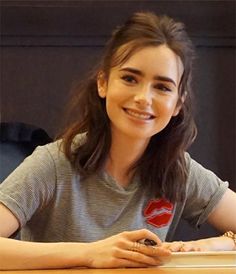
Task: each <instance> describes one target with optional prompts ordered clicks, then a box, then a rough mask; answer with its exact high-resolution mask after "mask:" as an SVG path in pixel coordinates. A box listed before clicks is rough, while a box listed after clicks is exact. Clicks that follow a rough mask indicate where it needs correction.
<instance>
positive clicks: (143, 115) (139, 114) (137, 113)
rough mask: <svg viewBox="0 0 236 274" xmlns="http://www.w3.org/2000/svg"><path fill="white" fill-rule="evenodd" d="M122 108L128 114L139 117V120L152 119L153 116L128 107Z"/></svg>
mask: <svg viewBox="0 0 236 274" xmlns="http://www.w3.org/2000/svg"><path fill="white" fill-rule="evenodd" d="M123 109H124V111H125V112H126V113H127V114H128V115H130V116H132V117H134V118H138V119H141V120H152V119H154V118H155V116H154V115H152V114H150V113H147V112H142V111H136V110H133V109H128V108H123Z"/></svg>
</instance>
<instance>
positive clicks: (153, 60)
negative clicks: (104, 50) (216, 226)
mask: <svg viewBox="0 0 236 274" xmlns="http://www.w3.org/2000/svg"><path fill="white" fill-rule="evenodd" d="M182 74H183V65H182V62H181V60H180V58H179V57H178V56H177V55H176V54H175V53H174V52H173V51H172V50H171V49H169V48H168V47H167V46H165V45H160V46H156V47H154V46H150V47H145V48H143V49H140V50H138V51H136V52H135V53H134V54H133V55H132V56H131V57H130V58H129V59H128V60H126V61H125V62H124V63H122V64H121V65H118V66H115V67H113V68H111V70H110V74H109V78H108V80H106V79H105V77H103V76H102V74H101V77H99V78H98V92H99V96H100V97H102V98H106V110H107V114H108V117H109V119H110V121H111V130H112V135H113V136H114V135H116V136H119V137H120V138H121V137H123V138H124V137H128V138H134V139H139V140H143V141H145V142H146V141H148V140H149V139H150V138H151V137H152V136H153V135H155V134H157V133H159V132H160V131H161V130H163V129H164V128H165V127H166V126H167V124H168V123H169V121H170V119H171V117H172V116H176V115H178V113H179V110H180V107H181V105H180V104H179V94H178V87H179V83H180V79H181V75H182Z"/></svg>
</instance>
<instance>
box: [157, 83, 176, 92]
mask: <svg viewBox="0 0 236 274" xmlns="http://www.w3.org/2000/svg"><path fill="white" fill-rule="evenodd" d="M155 88H156V89H158V90H161V91H163V92H171V91H172V90H171V89H170V88H169V87H167V86H166V85H164V84H157V85H155Z"/></svg>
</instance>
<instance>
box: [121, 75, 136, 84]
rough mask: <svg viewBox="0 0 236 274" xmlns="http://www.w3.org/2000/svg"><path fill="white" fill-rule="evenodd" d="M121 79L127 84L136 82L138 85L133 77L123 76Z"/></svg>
mask: <svg viewBox="0 0 236 274" xmlns="http://www.w3.org/2000/svg"><path fill="white" fill-rule="evenodd" d="M121 79H122V80H124V81H125V82H127V83H134V81H135V83H137V80H136V79H135V77H134V76H133V75H123V76H122V77H121Z"/></svg>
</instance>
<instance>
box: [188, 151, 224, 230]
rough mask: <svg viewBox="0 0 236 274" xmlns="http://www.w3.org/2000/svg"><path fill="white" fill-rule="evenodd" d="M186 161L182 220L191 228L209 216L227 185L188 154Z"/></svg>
mask: <svg viewBox="0 0 236 274" xmlns="http://www.w3.org/2000/svg"><path fill="white" fill-rule="evenodd" d="M186 159H187V161H188V167H189V175H188V180H187V197H186V198H187V199H186V204H185V207H184V211H183V218H184V219H185V220H187V221H188V222H189V223H190V224H191V225H192V226H196V227H198V226H200V225H201V224H202V223H204V222H205V221H206V220H207V218H208V216H209V214H210V213H211V212H212V211H213V209H214V208H215V207H216V206H217V204H218V203H219V201H220V200H221V198H222V197H223V195H224V193H225V191H226V190H227V188H228V185H229V184H228V182H224V181H222V180H221V179H220V178H218V177H217V176H216V174H214V173H213V172H212V171H210V170H208V169H206V168H204V167H203V166H202V165H200V164H199V163H197V162H196V161H194V160H193V159H191V157H190V156H189V155H188V154H187V155H186Z"/></svg>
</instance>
